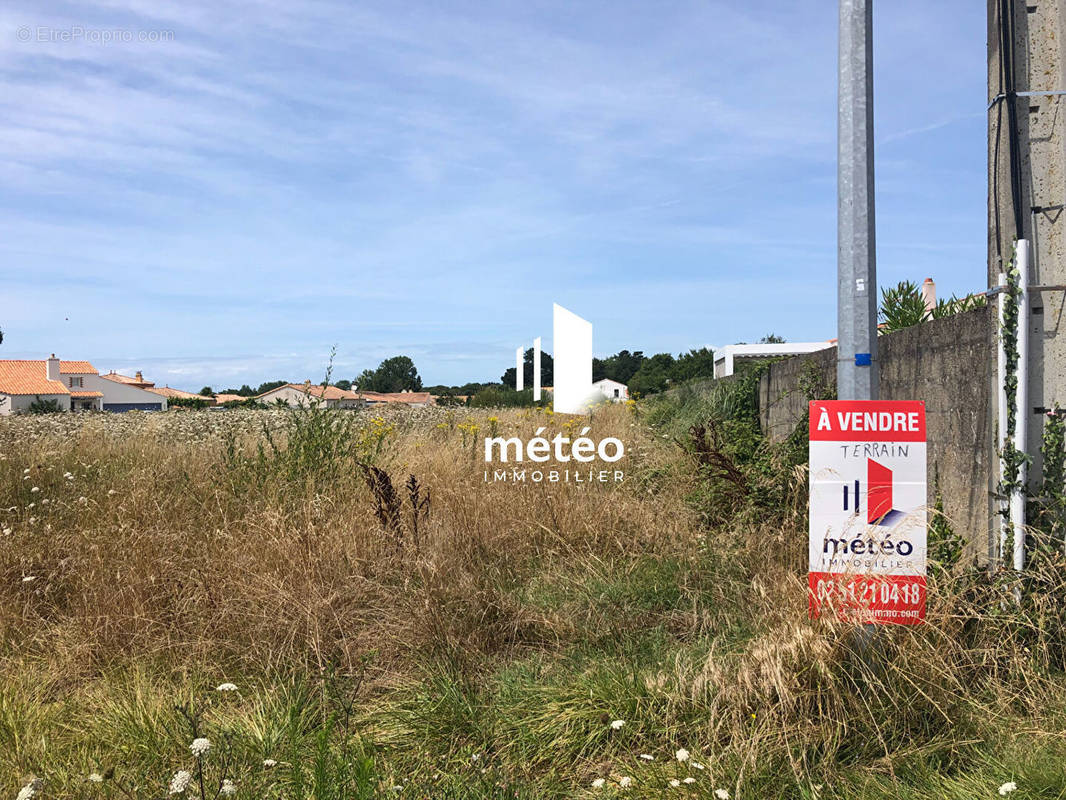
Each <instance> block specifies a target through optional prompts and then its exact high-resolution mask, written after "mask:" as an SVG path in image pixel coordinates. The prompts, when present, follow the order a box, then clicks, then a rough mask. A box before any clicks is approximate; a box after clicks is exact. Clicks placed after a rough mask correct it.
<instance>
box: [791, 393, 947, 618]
mask: <svg viewBox="0 0 1066 800" xmlns="http://www.w3.org/2000/svg"><path fill="white" fill-rule="evenodd" d="M925 450H926V438H925V404H924V403H922V402H919V401H879V400H815V401H812V402H811V404H810V475H811V496H810V542H809V546H810V568H809V573H808V588H809V595H810V613H811V616H812V617H817V616H818V615H819V614H821V613H822V611H823V607H824V606H828V607H829V608H828V609H827V610H829V611H832V610H835V611H836V612H837V614H838V615H839V616H840V617H841V618H842V619H849V620H854V621H858V622H874V623H885V624H903V625H909V624H915V623H918V622H921V621H922V620H923V619H924V618H925V549H926V497H927V494H926V453H925Z"/></svg>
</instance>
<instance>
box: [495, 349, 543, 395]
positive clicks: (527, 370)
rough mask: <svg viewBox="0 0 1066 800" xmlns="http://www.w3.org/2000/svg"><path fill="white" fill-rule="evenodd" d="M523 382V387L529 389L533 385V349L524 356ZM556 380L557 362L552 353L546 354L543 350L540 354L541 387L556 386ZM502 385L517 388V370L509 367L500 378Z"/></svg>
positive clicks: (528, 350)
mask: <svg viewBox="0 0 1066 800" xmlns="http://www.w3.org/2000/svg"><path fill="white" fill-rule="evenodd" d="M522 375H523V377H522V380H523V381H524V383H523V386H524V387H525V388H529V387H531V386H532V385H533V348H532V347H530V348H528V349H527V350H526V352H525V353H524V354H523V356H522ZM554 380H555V360H554V359H553V358H552V354H551V353H546V352H544V351H543V350H541V352H540V385H541V386H554V385H555V384H554ZM500 383H502V384H503V385H504V386H506V387H507V388H509V389H514V388H515V368H514V367H509V368H508V369H507V371H505V372H504V373H503V375H502V376H500Z"/></svg>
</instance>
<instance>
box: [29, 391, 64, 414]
mask: <svg viewBox="0 0 1066 800" xmlns="http://www.w3.org/2000/svg"><path fill="white" fill-rule="evenodd" d="M62 410H63V409H62V407H60V405H59V401H58V400H42V399H41V396H40V395H36V397H35V399H34V400H33V402H32V403H30V405H29V412H30V413H31V414H58V413H59V412H61V411H62Z"/></svg>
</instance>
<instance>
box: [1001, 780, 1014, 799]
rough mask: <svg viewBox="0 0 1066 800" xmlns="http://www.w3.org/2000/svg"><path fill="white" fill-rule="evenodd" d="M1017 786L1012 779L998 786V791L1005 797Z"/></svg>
mask: <svg viewBox="0 0 1066 800" xmlns="http://www.w3.org/2000/svg"><path fill="white" fill-rule="evenodd" d="M1017 788H1018V784H1016V783H1015V782H1014V781H1007V782H1006V783H1005V784H1003V785H1002V786H1000V787H999V793H1000V795H1001V796H1002V797H1006V796H1007V795H1008V794H1010V793H1011V792H1013V791H1014V790H1015V789H1017Z"/></svg>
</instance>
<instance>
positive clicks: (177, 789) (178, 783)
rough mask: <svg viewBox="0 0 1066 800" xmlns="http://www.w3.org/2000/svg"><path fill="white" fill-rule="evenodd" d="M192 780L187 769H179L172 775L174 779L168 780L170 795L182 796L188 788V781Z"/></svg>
mask: <svg viewBox="0 0 1066 800" xmlns="http://www.w3.org/2000/svg"><path fill="white" fill-rule="evenodd" d="M191 780H192V773H191V772H189V770H187V769H179V770H178V771H177V772H175V773H174V777H173V778H171V779H170V793H171V794H182V793H183V792H184V791H185V790H186V789H188V788H189V781H191Z"/></svg>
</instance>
